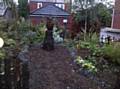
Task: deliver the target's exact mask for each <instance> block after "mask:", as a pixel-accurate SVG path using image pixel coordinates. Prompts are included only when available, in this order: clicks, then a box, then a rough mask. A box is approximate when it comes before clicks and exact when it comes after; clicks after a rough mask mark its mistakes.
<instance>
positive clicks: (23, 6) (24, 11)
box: [18, 0, 28, 18]
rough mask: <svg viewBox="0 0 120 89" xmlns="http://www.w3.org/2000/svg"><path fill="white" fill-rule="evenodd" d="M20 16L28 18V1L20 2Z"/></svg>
mask: <svg viewBox="0 0 120 89" xmlns="http://www.w3.org/2000/svg"><path fill="white" fill-rule="evenodd" d="M18 3H19V5H18V8H19V16H21V17H24V18H26V17H27V16H28V0H18Z"/></svg>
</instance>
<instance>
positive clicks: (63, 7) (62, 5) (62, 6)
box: [55, 4, 65, 9]
mask: <svg viewBox="0 0 120 89" xmlns="http://www.w3.org/2000/svg"><path fill="white" fill-rule="evenodd" d="M55 5H56V6H58V7H59V8H62V9H65V5H64V4H55Z"/></svg>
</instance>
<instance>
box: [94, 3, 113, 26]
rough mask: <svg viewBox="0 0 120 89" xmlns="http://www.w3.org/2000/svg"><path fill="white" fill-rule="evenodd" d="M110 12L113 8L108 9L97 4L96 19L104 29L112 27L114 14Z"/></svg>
mask: <svg viewBox="0 0 120 89" xmlns="http://www.w3.org/2000/svg"><path fill="white" fill-rule="evenodd" d="M110 10H111V8H110V9H109V8H107V6H106V5H104V4H102V3H99V4H96V6H95V11H96V17H97V18H98V19H99V21H100V22H101V26H103V27H106V26H107V27H108V26H111V20H112V16H111V14H112V13H111V11H110Z"/></svg>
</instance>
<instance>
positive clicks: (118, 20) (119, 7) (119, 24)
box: [112, 0, 120, 29]
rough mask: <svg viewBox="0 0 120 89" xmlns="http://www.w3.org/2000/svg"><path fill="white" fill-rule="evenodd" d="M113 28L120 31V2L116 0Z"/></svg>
mask: <svg viewBox="0 0 120 89" xmlns="http://www.w3.org/2000/svg"><path fill="white" fill-rule="evenodd" d="M112 28H115V29H120V0H115V7H114V12H113V19H112Z"/></svg>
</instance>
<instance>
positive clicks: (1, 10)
mask: <svg viewBox="0 0 120 89" xmlns="http://www.w3.org/2000/svg"><path fill="white" fill-rule="evenodd" d="M6 10H7V6H5V5H4V4H3V3H0V16H3V15H4V14H5V12H6Z"/></svg>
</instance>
